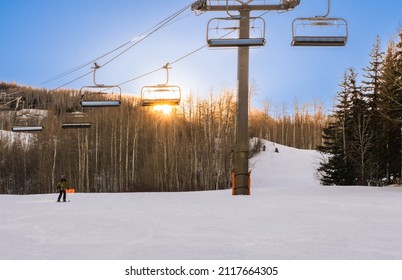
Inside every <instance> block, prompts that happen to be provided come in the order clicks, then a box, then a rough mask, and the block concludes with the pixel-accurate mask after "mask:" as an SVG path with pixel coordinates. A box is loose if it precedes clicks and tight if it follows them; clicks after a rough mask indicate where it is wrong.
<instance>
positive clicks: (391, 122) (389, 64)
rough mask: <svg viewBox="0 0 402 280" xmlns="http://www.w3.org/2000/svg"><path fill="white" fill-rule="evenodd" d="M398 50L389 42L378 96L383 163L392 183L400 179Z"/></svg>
mask: <svg viewBox="0 0 402 280" xmlns="http://www.w3.org/2000/svg"><path fill="white" fill-rule="evenodd" d="M398 49H399V48H397V46H396V45H395V43H394V42H390V44H389V45H388V49H387V51H386V54H385V58H384V63H383V68H382V74H381V77H382V79H381V86H380V92H381V94H380V95H379V97H380V98H379V112H380V114H381V116H382V122H383V126H384V135H385V136H386V141H385V152H384V157H383V159H384V162H385V167H386V178H387V179H388V181H391V182H392V181H393V180H394V179H396V178H399V177H400V170H401V153H400V151H401V140H402V139H401V122H402V119H401V117H402V90H401V89H400V88H399V86H398V81H399V79H400V77H401V73H400V72H399V71H398V63H399V62H398Z"/></svg>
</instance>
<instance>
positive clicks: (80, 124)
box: [61, 111, 92, 129]
mask: <svg viewBox="0 0 402 280" xmlns="http://www.w3.org/2000/svg"><path fill="white" fill-rule="evenodd" d="M91 126H92V123H91V122H89V121H88V114H87V113H85V112H82V111H74V112H72V113H66V114H65V116H64V120H63V123H62V125H61V128H64V129H78V128H91Z"/></svg>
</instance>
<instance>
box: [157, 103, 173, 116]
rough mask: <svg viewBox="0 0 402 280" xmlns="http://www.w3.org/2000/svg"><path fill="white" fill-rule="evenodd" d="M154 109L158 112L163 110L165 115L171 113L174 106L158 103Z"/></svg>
mask: <svg viewBox="0 0 402 280" xmlns="http://www.w3.org/2000/svg"><path fill="white" fill-rule="evenodd" d="M153 109H154V111H158V112H161V113H163V114H165V115H169V114H170V113H171V112H172V110H173V106H171V105H156V106H153Z"/></svg>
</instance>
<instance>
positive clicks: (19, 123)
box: [11, 112, 43, 132]
mask: <svg viewBox="0 0 402 280" xmlns="http://www.w3.org/2000/svg"><path fill="white" fill-rule="evenodd" d="M42 118H43V116H42V115H32V114H30V113H29V112H24V113H21V114H20V113H16V114H15V116H14V124H13V127H12V129H11V130H12V131H13V132H37V131H43V126H42V125H41V121H42Z"/></svg>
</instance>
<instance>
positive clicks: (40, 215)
mask: <svg viewBox="0 0 402 280" xmlns="http://www.w3.org/2000/svg"><path fill="white" fill-rule="evenodd" d="M265 145H266V147H267V149H266V151H262V152H261V153H260V154H258V155H257V156H256V157H255V158H253V159H252V160H251V162H250V167H251V169H252V179H251V184H252V187H251V196H232V195H231V190H223V191H208V192H182V193H113V194H94V193H90V194H84V193H76V194H68V199H70V200H71V202H69V203H57V202H56V199H57V194H41V195H27V196H14V195H0V213H1V214H0V215H1V221H2V223H1V224H0V240H2V242H1V243H0V259H2V260H22V259H24V260H41V259H50V260H87V259H89V260H128V259H129V260H161V259H165V260H177V259H182V260H219V259H221V260H228V259H231V260H241V259H243V260H263V259H264V260H265V259H274V260H327V259H331V260H356V259H359V260H368V259H374V260H392V259H398V260H400V259H402V242H401V235H400V233H401V232H402V203H401V201H402V188H400V187H395V186H390V187H360V186H347V187H346V186H344V187H335V186H322V185H320V184H319V181H318V179H317V178H316V176H315V169H316V166H317V164H318V162H319V154H318V153H317V152H316V151H306V150H298V149H294V148H289V147H285V146H281V145H277V144H273V143H270V142H265ZM275 147H277V148H278V149H279V153H275V152H274V148H275Z"/></svg>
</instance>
